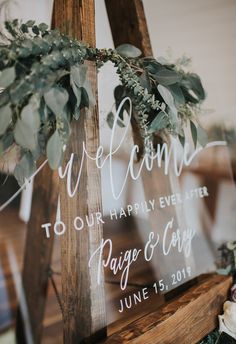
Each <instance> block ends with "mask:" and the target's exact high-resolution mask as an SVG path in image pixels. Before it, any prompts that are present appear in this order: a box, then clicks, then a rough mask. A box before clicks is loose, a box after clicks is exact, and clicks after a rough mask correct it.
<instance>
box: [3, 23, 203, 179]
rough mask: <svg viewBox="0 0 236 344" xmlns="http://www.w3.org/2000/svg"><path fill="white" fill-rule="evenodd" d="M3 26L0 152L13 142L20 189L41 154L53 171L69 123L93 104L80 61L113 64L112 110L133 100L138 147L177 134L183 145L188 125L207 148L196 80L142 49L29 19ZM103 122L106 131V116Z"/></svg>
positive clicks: (110, 117)
mask: <svg viewBox="0 0 236 344" xmlns="http://www.w3.org/2000/svg"><path fill="white" fill-rule="evenodd" d="M5 27H6V29H7V31H8V34H7V37H6V39H8V41H6V43H3V44H2V45H0V87H2V88H3V89H4V90H3V92H1V93H0V150H1V152H4V151H5V150H7V149H8V148H9V147H10V146H11V145H12V144H13V143H15V144H16V145H18V146H19V147H20V150H21V160H20V162H19V164H18V166H17V168H16V170H15V175H16V177H17V179H18V181H19V182H20V183H22V182H23V181H24V179H25V177H29V175H30V173H32V171H33V170H34V168H35V163H36V161H37V159H38V158H39V157H40V156H42V155H47V157H48V159H49V164H50V166H51V168H53V169H55V168H57V167H58V166H59V165H60V163H61V161H62V157H63V146H64V145H65V144H66V143H67V141H68V139H69V135H70V124H71V121H72V120H73V119H74V120H78V119H79V117H80V114H81V111H83V110H84V109H88V108H91V107H92V106H94V105H95V98H94V95H93V91H92V87H91V85H90V83H89V80H88V78H87V66H86V64H85V62H86V61H92V62H95V63H96V65H97V67H102V66H103V64H104V63H106V62H107V61H111V62H112V63H113V64H114V66H115V67H116V71H117V74H118V76H119V79H120V85H118V86H117V87H116V88H115V90H114V97H115V104H116V109H117V108H118V106H119V104H120V102H121V101H122V99H124V97H129V98H130V99H131V101H132V105H133V106H132V110H133V111H132V114H131V115H132V122H135V123H136V128H138V131H139V132H140V134H141V137H142V140H143V144H144V145H145V144H146V142H148V140H149V141H150V140H151V141H152V140H153V139H154V136H155V135H156V133H157V134H158V135H161V134H162V133H163V132H165V133H169V134H171V135H174V136H178V137H179V138H180V141H181V142H182V144H184V140H185V137H184V130H183V128H184V127H185V126H186V125H187V124H188V123H189V121H190V120H191V122H190V126H191V129H192V136H193V141H194V144H195V145H197V142H198V143H200V144H202V145H205V144H206V141H207V137H206V134H205V133H204V132H203V130H202V129H201V128H200V127H199V126H198V125H195V124H194V123H196V122H197V118H196V116H195V115H194V112H195V109H196V107H197V106H198V105H199V104H200V103H201V102H202V101H203V99H204V98H205V92H204V89H203V87H202V84H201V80H200V78H199V77H198V76H197V75H196V74H193V73H186V72H184V71H183V70H182V69H180V68H179V67H178V68H177V67H176V66H175V65H171V64H161V63H159V62H158V61H156V60H155V59H154V58H143V57H140V56H141V51H140V50H139V49H138V48H136V47H134V46H132V45H130V44H123V45H121V46H119V47H117V48H116V50H112V49H96V48H92V47H90V46H88V45H87V44H85V43H83V42H80V41H77V40H74V39H71V38H70V37H68V36H66V35H63V34H61V33H60V32H59V31H58V30H49V29H48V26H47V25H46V24H44V23H42V24H39V25H36V24H35V22H34V21H32V20H30V21H28V22H26V23H19V22H18V20H14V21H12V22H6V24H5ZM125 110H126V111H128V105H127V104H124V105H123V108H122V109H121V113H120V118H119V119H118V121H117V124H118V125H120V126H121V127H123V126H124V125H125V124H124V122H123V117H124V111H125ZM107 120H108V124H109V125H110V127H112V126H113V124H114V114H113V113H112V112H110V113H109V114H108V118H107ZM193 121H194V122H193Z"/></svg>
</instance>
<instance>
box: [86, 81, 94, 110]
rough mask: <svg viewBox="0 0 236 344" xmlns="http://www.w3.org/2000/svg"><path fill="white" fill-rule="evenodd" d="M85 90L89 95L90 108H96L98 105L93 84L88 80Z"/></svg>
mask: <svg viewBox="0 0 236 344" xmlns="http://www.w3.org/2000/svg"><path fill="white" fill-rule="evenodd" d="M83 88H84V89H85V90H86V92H87V94H88V97H89V105H90V106H95V105H96V100H95V98H94V95H93V91H92V86H91V83H90V82H89V81H88V80H86V81H85V83H84V86H83Z"/></svg>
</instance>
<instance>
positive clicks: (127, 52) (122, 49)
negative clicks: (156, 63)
mask: <svg viewBox="0 0 236 344" xmlns="http://www.w3.org/2000/svg"><path fill="white" fill-rule="evenodd" d="M116 51H117V52H118V54H120V55H122V56H124V57H131V58H137V57H139V56H141V55H142V52H141V50H140V49H138V48H136V47H135V46H134V45H131V44H121V45H119V46H118V47H117V48H116Z"/></svg>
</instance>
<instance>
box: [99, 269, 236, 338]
mask: <svg viewBox="0 0 236 344" xmlns="http://www.w3.org/2000/svg"><path fill="white" fill-rule="evenodd" d="M231 284H232V278H231V277H225V276H219V275H208V276H205V278H204V279H203V280H202V281H199V282H198V283H197V285H195V286H194V287H192V288H190V289H189V290H188V291H186V292H184V293H183V294H180V295H179V296H178V297H177V298H176V299H174V300H172V301H170V302H168V303H166V304H165V305H164V306H163V307H161V308H159V309H157V310H156V311H155V312H152V313H149V314H148V315H145V316H143V317H142V318H140V319H138V320H136V321H134V322H132V323H131V324H129V325H127V326H124V327H123V328H122V329H121V330H119V331H118V332H116V333H113V334H111V335H110V336H108V338H107V339H106V340H105V341H104V342H103V343H106V344H109V343H112V344H116V343H117V344H118V343H129V344H131V343H132V344H134V343H135V344H143V343H149V344H170V343H176V344H177V343H178V344H180V343H181V344H195V343H197V342H198V341H200V340H201V339H202V338H203V337H204V336H205V335H207V334H208V333H209V332H210V331H211V330H213V329H214V328H216V326H217V323H218V321H217V316H218V315H219V314H220V313H221V312H222V305H223V303H224V301H225V300H226V299H227V295H228V291H229V288H230V286H231ZM108 332H109V328H108Z"/></svg>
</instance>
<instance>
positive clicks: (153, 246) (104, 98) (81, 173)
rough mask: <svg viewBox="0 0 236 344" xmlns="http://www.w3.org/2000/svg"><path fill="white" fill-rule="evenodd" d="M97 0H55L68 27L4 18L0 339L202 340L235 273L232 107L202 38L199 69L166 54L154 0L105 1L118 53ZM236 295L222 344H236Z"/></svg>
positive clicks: (57, 15) (57, 20)
mask: <svg viewBox="0 0 236 344" xmlns="http://www.w3.org/2000/svg"><path fill="white" fill-rule="evenodd" d="M62 5H63V6H64V7H63V6H62ZM105 5H106V10H107V14H106V13H105V14H104V10H105ZM143 5H144V7H143ZM195 5H196V4H195ZM94 6H95V5H94V2H93V1H92V0H91V1H90V0H89V1H81V3H80V4H78V2H77V1H73V2H72V3H71V2H70V1H68V2H67V1H65V2H64V1H62V0H61V1H60V0H59V1H55V3H54V13H53V25H52V26H54V27H58V28H59V29H56V30H54V29H52V30H51V29H50V28H49V26H48V25H46V24H44V23H41V24H39V23H37V22H35V21H34V20H28V21H22V20H17V19H15V20H13V21H12V20H9V21H7V22H6V23H5V31H4V36H3V43H2V45H1V46H0V56H1V61H0V87H1V93H0V154H1V155H0V171H1V180H2V186H1V190H2V191H1V190H0V202H1V203H0V238H1V256H0V278H1V280H2V282H3V283H2V284H1V285H0V300H2V304H3V307H2V308H1V313H0V341H1V331H2V330H5V328H6V326H8V327H10V328H13V323H14V322H16V329H15V333H16V338H17V342H19V343H40V342H42V343H44V342H45V343H48V342H49V340H52V341H51V342H52V343H54V342H55V343H60V342H63V341H64V343H83V342H88V343H100V342H104V343H105V342H107V343H136V342H137V343H144V342H145V343H164V342H166V343H177V344H178V343H191V344H192V343H197V342H198V341H199V340H201V339H203V337H204V336H205V335H207V334H209V332H211V331H212V330H214V329H215V328H216V326H217V325H216V317H217V316H218V315H219V314H220V312H222V306H223V303H224V301H225V300H226V298H227V295H228V291H229V289H230V287H231V284H232V279H233V278H234V277H235V270H236V262H235V252H236V244H235V225H236V223H235V216H234V213H235V209H236V193H235V158H234V147H235V135H234V126H233V124H230V125H229V124H228V123H229V122H230V121H228V123H226V124H224V125H222V122H223V115H217V116H218V117H217V116H215V117H214V116H212V113H213V114H214V115H215V113H216V111H218V110H219V111H220V110H221V111H222V113H223V111H225V112H227V111H229V112H230V111H231V110H230V108H231V107H232V106H231V107H230V105H229V104H230V101H231V98H230V96H228V95H227V96H228V98H227V96H226V94H224V92H223V91H222V92H223V95H222V100H220V99H218V100H217V101H216V104H217V109H218V110H217V109H216V108H214V110H209V108H207V107H208V106H209V107H210V106H212V104H213V103H214V102H213V101H212V99H213V98H214V99H215V98H216V94H217V92H216V89H215V88H214V87H213V86H212V85H213V84H214V80H215V79H214V75H215V74H214V73H213V74H214V75H212V74H211V73H210V72H209V71H208V69H206V68H204V64H202V62H201V61H202V60H204V59H206V61H208V62H209V58H208V54H209V52H208V51H204V50H203V49H201V46H198V52H196V51H195V49H194V44H193V43H191V42H192V39H191V37H192V36H193V37H195V36H196V35H197V33H196V32H195V30H193V33H192V36H191V35H190V33H188V35H190V36H189V37H187V36H186V35H184V34H183V37H185V39H184V40H183V42H182V43H181V42H178V40H177V39H176V37H175V39H174V41H176V44H177V47H181V49H183V51H184V47H185V46H188V45H189V46H190V48H189V53H192V54H193V66H194V67H196V66H197V67H198V69H199V71H198V69H197V68H193V66H192V65H191V63H190V62H191V61H190V58H188V57H186V56H185V55H184V56H182V57H180V58H174V57H173V56H168V54H166V55H167V57H165V58H163V57H157V56H153V55H157V54H156V53H155V51H154V53H153V52H152V49H151V43H150V39H149V35H148V27H149V31H150V38H151V40H152V41H154V42H155V39H154V38H155V36H156V33H157V32H158V30H160V28H159V29H157V26H156V24H155V23H156V22H155V21H153V17H152V12H153V9H155V11H156V9H157V8H156V6H157V4H156V2H154V1H150V3H148V2H147V1H144V2H143V3H142V2H141V1H135V0H134V1H133V0H132V1H130V2H129V3H128V4H126V3H125V1H120V2H119V4H118V2H116V1H113V0H106V1H105V2H104V3H103V2H102V1H101V4H100V5H99V6H98V5H97V4H96V15H97V23H96V25H97V31H98V32H100V31H101V30H103V31H102V32H103V33H104V35H105V32H106V31H108V32H110V31H109V30H110V28H111V33H112V36H113V40H114V44H115V48H114V47H112V48H104V45H103V40H102V39H101V37H100V38H99V35H98V34H97V40H98V42H97V45H98V47H97V48H95V23H94V21H95V17H94V9H95V8H94ZM97 6H98V7H97ZM162 6H163V10H165V11H168V8H169V6H170V3H169V2H168V3H167V4H165V5H164V4H163V5H162ZM171 6H173V8H175V12H176V14H177V15H178V16H179V18H182V17H181V15H182V10H180V9H179V8H178V6H177V5H176V4H175V5H174V4H172V5H171ZM176 6H177V7H176ZM186 6H187V8H189V11H190V13H194V8H193V7H194V6H193V4H186ZM196 6H198V5H196ZM226 7H227V6H226ZM221 10H222V11H223V12H224V13H228V11H230V9H229V8H228V9H227V8H225V9H223V8H222V9H221ZM165 11H164V12H165ZM199 11H200V9H199ZM78 13H79V19H78ZM123 13H124V18H123V21H122V20H121V18H122V15H123ZM145 13H146V17H145ZM199 13H200V12H199ZM107 15H108V18H109V21H110V25H108V19H107ZM204 15H205V14H204ZM208 16H209V13H208ZM193 17H194V16H193ZM101 18H102V19H103V20H101ZM104 18H105V19H106V20H105V19H104ZM116 18H119V20H116ZM146 18H147V23H146ZM193 19H194V18H193ZM211 19H212V23H214V22H217V23H218V20H216V16H215V14H212V17H211ZM66 20H67V22H68V25H67V24H66V23H65V22H66ZM159 20H160V22H161V20H162V19H161V17H160V18H159ZM100 21H101V23H102V25H101V24H99V23H100ZM100 25H101V26H102V29H101V28H100ZM104 25H105V30H104V27H103V26H104ZM172 29H173V28H172ZM172 29H171V28H170V29H169V30H170V31H168V30H167V31H166V32H165V34H166V38H162V39H161V38H160V47H161V48H160V49H163V46H164V47H165V49H166V48H167V46H166V45H163V42H164V43H165V42H166V40H167V39H169V40H170V41H171V42H172V39H171V37H172V35H173V30H172ZM99 30H100V31H99ZM170 32H171V33H170ZM99 34H100V36H102V35H101V32H100V33H99ZM162 36H163V37H164V32H162V34H161V37H162ZM208 36H209V35H206V40H209V37H208ZM168 37H169V38H168ZM102 38H103V37H102ZM195 38H196V37H195ZM104 39H106V40H108V42H109V39H110V38H109V37H105V38H104ZM196 41H197V40H196ZM154 42H153V46H154V48H155V43H154ZM116 43H117V44H116ZM190 43H191V44H190ZM112 44H113V43H111V44H110V45H112ZM174 44H175V43H174V42H173V48H174V49H176V51H178V49H177V47H176V46H175V45H174ZM178 44H179V45H178ZM181 44H184V46H183V47H182V46H181ZM209 44H210V43H209ZM212 44H213V43H212ZM197 45H198V44H197ZM100 46H101V47H100ZM108 46H109V44H108ZM199 51H200V52H201V55H202V60H201V58H200V57H199ZM194 53H195V56H194ZM222 56H223V57H224V59H225V61H228V60H227V56H228V55H227V54H226V53H225V55H222ZM223 57H222V58H223ZM195 59H196V65H195ZM199 61H200V62H199ZM218 64H219V61H218V62H217V61H216V63H215V65H214V66H215V68H216V67H217V68H218ZM214 66H213V67H214ZM98 71H99V74H98V77H97V72H98ZM198 72H199V74H200V72H203V73H202V75H201V76H198V74H196V73H198ZM204 72H205V74H204ZM97 78H98V80H97ZM225 78H226V77H225ZM228 79H229V80H231V79H230V76H229V75H228ZM229 82H230V81H229ZM208 87H209V90H208ZM208 92H209V94H208ZM224 97H225V99H226V98H227V99H228V100H227V101H228V106H225V103H226V102H224V100H223V98H224ZM221 101H222V103H224V106H223V107H222V104H221ZM204 104H207V105H206V106H205V105H204ZM231 105H232V104H231ZM216 117H217V120H216ZM229 117H230V116H229ZM7 175H10V177H9V178H8V177H7ZM216 273H218V275H216ZM222 275H224V277H222ZM227 275H232V276H233V277H226V276H227ZM233 288H234V287H233ZM233 288H232V296H231V301H228V302H229V303H227V304H225V306H224V312H225V314H224V316H223V318H222V319H223V320H222V319H221V320H220V321H221V323H220V328H219V331H218V330H216V332H213V334H211V337H210V339H209V340H213V337H214V336H215V335H216V339H218V337H219V336H220V333H221V332H223V333H224V336H226V334H225V333H227V335H229V336H230V337H231V338H235V337H236V335H235V332H234V330H235V328H234V324H235V323H234V322H233V321H234V318H233V315H230V314H231V313H232V314H233V307H234V302H235V295H234V289H233ZM47 291H48V294H47ZM46 294H47V295H46ZM217 295H218V296H217ZM206 304H207V306H206V308H204V307H205V305H206ZM207 307H208V308H207ZM179 310H181V312H182V313H181V312H180V313H179ZM195 311H196V313H197V315H196V318H194V316H193V314H194V313H195ZM227 316H228V318H227ZM181 317H183V319H182V318H181ZM228 319H229V320H228ZM184 322H186V324H184ZM168 324H169V325H168ZM222 324H223V325H222ZM227 324H228V327H227V326H226V325H227ZM232 324H233V325H232ZM222 326H226V327H222ZM170 327H172V328H170ZM187 327H188V328H189V329H190V330H187ZM197 327H198V328H199V333H197V331H196V329H197ZM173 328H175V331H176V333H173ZM222 328H223V330H222ZM225 328H227V330H225ZM234 335H235V337H234ZM9 336H10V337H9V338H12V331H11V332H10V333H9ZM53 336H54V337H55V340H54V339H52V337H53ZM224 338H225V337H224ZM206 340H208V339H206ZM212 342H213V341H211V343H212ZM203 343H208V342H207V341H206V342H203Z"/></svg>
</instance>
